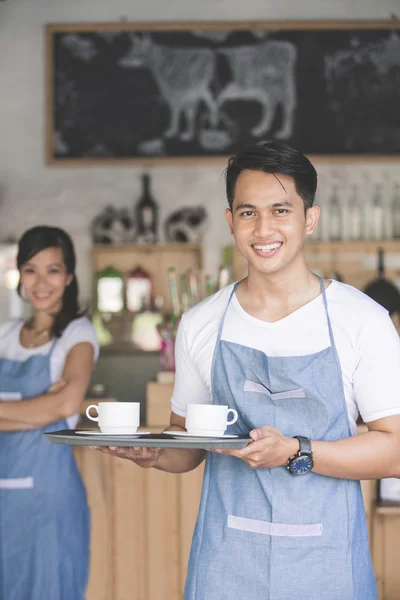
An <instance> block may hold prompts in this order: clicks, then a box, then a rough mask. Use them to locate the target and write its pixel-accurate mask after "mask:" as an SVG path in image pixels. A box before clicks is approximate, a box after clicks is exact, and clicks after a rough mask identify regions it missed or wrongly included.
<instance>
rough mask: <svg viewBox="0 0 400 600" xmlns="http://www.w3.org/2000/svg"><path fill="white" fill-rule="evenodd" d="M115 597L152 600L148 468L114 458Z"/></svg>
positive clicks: (124, 599)
mask: <svg viewBox="0 0 400 600" xmlns="http://www.w3.org/2000/svg"><path fill="white" fill-rule="evenodd" d="M112 460H113V482H112V485H113V537H112V538H110V545H111V546H112V549H113V572H114V596H112V600H150V596H149V595H148V593H147V567H148V565H147V559H146V551H145V549H146V543H147V531H146V518H147V514H148V507H147V498H146V495H145V494H146V477H147V471H146V469H142V468H140V467H138V466H136V465H134V464H133V463H132V462H131V461H128V460H121V459H119V458H113V459H112Z"/></svg>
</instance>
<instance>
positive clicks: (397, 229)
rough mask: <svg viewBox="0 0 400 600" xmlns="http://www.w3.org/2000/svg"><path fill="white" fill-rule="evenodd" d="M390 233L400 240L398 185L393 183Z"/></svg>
mask: <svg viewBox="0 0 400 600" xmlns="http://www.w3.org/2000/svg"><path fill="white" fill-rule="evenodd" d="M391 208H392V231H393V237H394V238H395V239H396V240H398V239H399V238H400V185H399V184H398V183H395V184H394V186H393V193H392V206H391Z"/></svg>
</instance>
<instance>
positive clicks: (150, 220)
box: [135, 174, 158, 244]
mask: <svg viewBox="0 0 400 600" xmlns="http://www.w3.org/2000/svg"><path fill="white" fill-rule="evenodd" d="M135 218H136V227H137V238H136V240H137V242H138V243H144V244H156V243H157V242H158V232H157V228H158V206H157V203H156V202H155V200H154V198H153V196H152V194H151V191H150V176H149V175H147V174H145V175H142V193H141V196H140V198H139V201H138V202H137V204H136V206H135Z"/></svg>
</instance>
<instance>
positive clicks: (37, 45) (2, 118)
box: [0, 0, 400, 299]
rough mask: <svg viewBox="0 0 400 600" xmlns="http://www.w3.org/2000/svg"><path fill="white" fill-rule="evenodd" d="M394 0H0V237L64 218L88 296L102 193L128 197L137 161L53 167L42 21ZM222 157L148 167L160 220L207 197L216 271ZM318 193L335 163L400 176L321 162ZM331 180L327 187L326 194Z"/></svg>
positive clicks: (122, 201)
mask: <svg viewBox="0 0 400 600" xmlns="http://www.w3.org/2000/svg"><path fill="white" fill-rule="evenodd" d="M396 10H399V3H398V0H309V1H308V2H307V1H304V2H298V1H297V0H292V1H290V0H269V1H268V0H248V1H247V2H243V0H202V1H201V2H199V1H195V0H112V1H111V0H109V1H108V2H107V1H106V0H69V1H68V2H62V1H61V0H6V1H5V2H1V3H0V193H1V196H0V240H4V239H5V238H6V237H8V236H9V235H14V236H19V235H20V234H21V233H22V232H23V231H24V230H25V229H26V228H28V227H30V226H32V225H35V224H38V223H47V224H54V225H60V226H62V227H65V228H66V229H67V230H68V231H69V232H70V234H71V235H72V236H73V238H74V240H75V244H76V248H77V251H78V258H79V269H78V275H79V278H80V283H81V289H82V296H83V299H85V298H88V297H89V294H90V278H91V272H90V261H89V249H90V240H89V235H88V228H89V223H90V220H91V219H92V217H93V216H94V215H95V214H96V213H98V212H99V211H100V210H101V208H102V207H103V206H104V205H105V204H106V203H112V204H114V205H116V206H130V205H131V203H132V202H133V201H135V200H136V199H137V197H138V194H139V175H140V173H141V172H142V170H143V169H142V168H141V167H132V166H125V167H95V168H94V167H80V168H62V169H61V168H56V167H46V166H45V165H44V160H43V156H44V34H43V25H44V24H45V23H55V22H64V21H72V22H78V21H89V22H90V21H117V20H119V19H120V18H121V17H127V18H128V20H130V21H149V20H155V21H167V20H168V21H188V20H194V21H195V20H220V21H230V20H233V19H236V20H245V21H250V20H272V19H294V20H297V19H357V18H359V19H386V18H388V17H389V15H390V13H391V12H396ZM223 168H224V165H223V164H215V165H212V166H201V165H198V166H185V167H182V166H179V165H177V166H169V167H166V166H165V167H164V166H160V167H154V168H152V169H150V174H151V176H152V179H153V189H154V196H155V197H156V198H157V199H158V200H159V201H160V208H161V215H160V217H161V221H164V219H165V217H166V215H167V214H168V213H170V212H171V211H172V210H173V209H175V208H177V207H179V206H182V205H197V204H200V203H202V204H204V205H206V207H207V209H208V212H209V215H210V221H211V224H210V228H209V231H208V233H207V235H206V238H205V267H206V270H207V271H208V272H209V273H210V274H211V275H213V276H214V275H215V274H216V270H217V266H218V262H219V249H220V247H221V246H223V245H225V244H226V243H229V240H230V237H229V234H228V231H227V229H226V226H225V221H224V216H223V212H224V208H225V198H224V189H223V188H224V186H223V177H222V171H223ZM317 168H318V170H319V172H320V174H321V182H322V185H321V196H322V197H324V195H326V193H327V192H328V191H329V185H327V184H329V183H331V181H332V179H333V178H334V177H335V173H336V172H339V171H340V172H341V171H342V169H343V172H344V175H345V176H346V178H347V180H348V181H353V180H354V181H359V180H361V179H363V177H364V173H369V176H370V178H371V180H372V181H374V180H380V181H384V180H385V181H386V182H387V186H386V191H387V192H389V189H390V185H389V184H390V183H391V181H392V180H395V179H396V177H397V179H400V175H399V174H398V167H397V164H396V163H395V162H394V163H379V164H367V163H365V164H353V165H348V166H347V167H342V166H340V167H339V166H336V167H329V165H326V164H325V165H321V166H319V165H318V164H317ZM324 190H325V194H324Z"/></svg>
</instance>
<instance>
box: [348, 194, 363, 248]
mask: <svg viewBox="0 0 400 600" xmlns="http://www.w3.org/2000/svg"><path fill="white" fill-rule="evenodd" d="M361 234H362V210H361V204H360V199H359V196H358V190H357V186H356V185H354V186H353V192H352V194H351V197H350V201H349V210H348V238H349V240H360V239H361Z"/></svg>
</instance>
